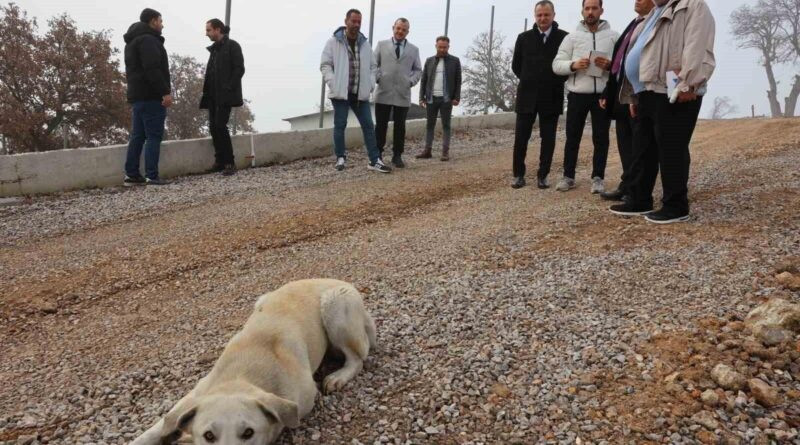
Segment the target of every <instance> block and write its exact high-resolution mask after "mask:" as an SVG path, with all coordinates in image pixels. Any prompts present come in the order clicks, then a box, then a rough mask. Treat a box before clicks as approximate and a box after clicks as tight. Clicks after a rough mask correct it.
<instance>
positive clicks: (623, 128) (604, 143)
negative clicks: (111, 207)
mask: <svg viewBox="0 0 800 445" xmlns="http://www.w3.org/2000/svg"><path fill="white" fill-rule="evenodd" d="M581 10H582V16H583V20H582V21H581V22H580V24H579V25H578V27H577V29H576V30H575V31H574V32H572V33H567V32H566V31H564V30H562V29H560V28H559V26H558V23H557V22H556V21H555V16H556V11H555V6H554V4H553V2H552V1H550V0H541V1H539V2H537V3H536V4H535V6H534V16H535V21H536V25H535V26H534V27H533V29H531V30H530V31H526V32H524V33H522V34H520V35H519V37H518V39H517V42H516V46H515V48H514V57H513V60H512V70H513V72H514V74H515V75H516V76H517V77H518V78H519V86H518V89H517V100H516V113H517V119H516V130H515V140H514V156H513V173H514V182H513V183H512V187H513V188H515V189H519V188H522V187H524V186H525V185H526V182H525V176H526V166H525V158H526V154H527V149H528V142H529V141H530V138H531V134H532V131H533V126H534V123H535V121H536V119H537V117H538V119H539V135H540V138H541V151H540V156H539V168H538V171H537V175H536V176H537V186H538V187H539V188H540V189H547V188H549V187H550V183H549V182H548V175H549V174H550V169H551V165H552V160H553V153H554V152H555V144H556V132H557V129H558V122H559V119H560V116H561V115H562V114H563V111H564V106H563V103H564V88H565V86H566V90H567V92H568V94H567V116H566V143H565V147H564V167H563V176H562V178H561V179H560V180H559V181H558V184H557V185H556V190H559V191H568V190H571V189H573V188H575V187H576V180H575V172H576V168H577V163H578V153H579V148H580V143H581V139H582V136H583V131H584V127H585V125H586V119H587V117H588V116H591V122H592V142H593V145H594V155H593V158H592V174H591V181H592V184H591V192H592V193H594V194H600V195H601V196H602V197H603V198H604V199H607V200H612V201H620V202H621V203H620V204H616V205H613V206H611V207H610V210H611V212H613V213H615V214H619V215H626V216H631V215H644V216H645V218H646V219H647V220H648V221H650V222H654V223H661V224H666V223H672V222H681V221H686V220H688V218H689V201H688V180H689V165H690V159H691V157H690V154H689V143H690V141H691V138H692V134H693V132H694V128H695V125H696V123H697V119H698V116H699V113H700V107H701V105H702V100H703V95H704V94H705V93H706V89H707V84H708V81H709V79H710V78H711V75H712V74H713V72H714V68H715V65H716V63H715V59H714V34H715V23H714V18H713V17H712V15H711V11H710V10H709V8H708V5H707V4H706V3H705V1H704V0H634V10H635V12H636V15H637V16H636V18H634V19H633V21H631V23H630V24H629V25H628V26H627V27H626V28H625V31H624V32H623V33H622V34H621V35H620V34H619V33H617V32H616V31H614V30H612V28H611V25H610V24H609V23H608V22H607V21H605V20H603V19H602V15H603V12H604V10H603V0H581ZM361 19H362V15H361V12H360V11H358V10H357V9H351V10H349V11H348V12H347V14H346V16H345V24H344V26H341V27H339V28H338V29H337V30H336V31H335V32H334V33H333V36H332V37H331V38H330V39H329V40H328V42H327V43H326V45H325V48H324V50H323V52H322V60H321V63H320V71H321V72H322V74H323V76H324V79H325V82H326V84H327V87H328V90H329V95H328V96H329V98H330V99H331V102H332V103H333V108H334V131H333V142H334V152H335V155H336V169H337V170H340V171H341V170H344V169H345V167H346V163H347V154H346V148H345V128H346V126H347V119H348V114H349V111H350V110H352V111H353V112H354V113H355V115H356V117H357V118H358V120H359V122H360V124H361V129H362V132H363V136H364V144H365V146H366V149H367V154H368V156H369V165H368V168H369V169H371V170H374V171H377V172H380V173H390V172H391V171H392V169H391V167H389V166H388V165H386V164H385V163H384V162H383V151H384V148H385V146H386V139H387V137H386V136H387V131H388V125H389V121H390V120H391V121H393V122H394V135H393V144H392V151H393V153H392V160H391V163H392V165H393V166H394V167H395V168H403V167H405V163H404V161H403V158H402V156H403V153H404V147H405V128H406V117H407V115H408V111H409V108H410V106H411V88H412V87H414V86H415V85H416V84H417V83H420V82H421V86H420V92H419V103H420V105H421V106H422V107H425V108H427V117H428V122H427V133H426V138H425V148H424V151H423V152H422V153H420V154H419V155H417V158H421V159H427V158H431V157H432V153H431V151H432V147H433V136H434V130H435V126H436V121H437V120H438V118H439V117H441V120H442V127H443V141H442V154H441V160H442V161H447V160H449V158H450V157H449V152H450V138H451V128H450V120H451V116H452V111H453V107H454V106H457V105H458V104H459V102H460V100H461V62H460V61H459V59H458V58H457V57H454V56H452V55H450V54H449V48H450V39H449V38H448V37H446V36H441V37H438V38H437V39H436V55H435V56H433V57H430V58H428V59H427V60H426V61H425V64H424V65H422V64H421V62H420V53H419V48H417V47H416V46H415V45H413V44H411V43H410V42H409V41H408V39H407V36H408V34H409V31H410V24H409V21H408V20H407V19H405V18H399V19H397V20H396V21H395V23H394V25H393V26H392V37H391V39H388V40H383V41H381V42H379V43H378V45H377V46H376V48H375V49H374V50H373V49H372V47H371V45H370V42H369V41H368V40H367V38H366V37H365V36H364V34H362V33H361ZM162 29H163V22H162V19H161V14H159V13H158V12H157V11H155V10H152V9H149V8H148V9H145V10H144V11H142V14H141V16H140V21H139V22H137V23H134V24H133V25H131V27H130V29H129V30H128V32H127V33H126V34H125V43H126V46H125V67H126V74H127V79H128V101H129V102H130V103H131V104H132V105H133V128H132V131H131V138H130V143H129V146H128V156H127V161H126V164H125V172H126V177H125V184H126V185H136V184H142V183H147V184H163V183H164V181H163V180H161V179H160V177H159V175H158V156H159V146H160V143H161V138H162V136H163V132H164V120H165V117H166V108H167V107H169V106H170V105H171V104H172V96H171V93H170V91H171V88H170V73H169V64H168V60H167V53H166V51H165V49H164V38H163V37H162V36H161V30H162ZM229 32H230V29H229V28H228V27H227V26H225V24H224V23H222V22H221V21H220V20H218V19H212V20H209V21H208V22H207V23H206V35H207V36H208V37H209V38H210V39H211V40H212V41H213V42H214V43H213V45H211V46H210V47H208V50H209V52H210V56H209V61H208V66H207V68H206V76H205V83H204V87H203V96H202V98H201V99H200V107H201V108H204V109H208V110H209V129H210V133H211V136H212V139H213V143H214V149H215V157H216V162H215V163H214V166H213V170H214V171H221V172H222V173H223V174H224V175H231V174H233V173H234V172H235V171H236V168H235V166H234V157H233V148H232V145H231V138H230V134H229V131H228V127H227V124H228V120H229V118H230V114H231V108H232V107H238V106H241V105H242V104H243V101H242V87H241V79H242V76H244V58H243V56H242V50H241V47H240V46H239V44H238V43H236V42H235V41H233V40H231V39H229V38H228V33H229ZM373 90H375V95H374V99H375V116H376V121H377V125H375V124H374V123H373V120H372V109H371V104H370V99H371V97H372V93H373ZM612 120H615V121H616V135H617V146H618V148H619V154H620V159H621V162H622V169H623V174H622V179H621V182H620V184H619V186H618V187H617V188H616V189H615V190H612V191H606V190H605V183H604V180H605V170H606V162H607V159H608V148H609V131H610V126H611V121H612ZM143 149H144V151H145V176H142V175H141V173H140V172H139V157H140V155H141V152H142V150H143ZM659 171H660V172H661V182H662V187H663V198H662V206H661V208H660V209H659V210H657V211H654V207H653V196H652V195H653V188H654V187H655V182H656V178H657V176H658V174H659Z"/></svg>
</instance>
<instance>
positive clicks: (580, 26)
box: [577, 0, 680, 33]
mask: <svg viewBox="0 0 800 445" xmlns="http://www.w3.org/2000/svg"><path fill="white" fill-rule="evenodd" d="M675 1H680V0H675ZM607 29H611V25H610V24H609V23H608V22H607V21H605V20H600V24H599V25H598V26H597V32H600V31H605V30H607ZM577 31H578V32H588V33H591V31H589V28H588V27H587V26H586V24H585V23H584V22H583V20H581V22H580V23H578V29H577Z"/></svg>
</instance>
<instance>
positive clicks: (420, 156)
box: [414, 148, 433, 159]
mask: <svg viewBox="0 0 800 445" xmlns="http://www.w3.org/2000/svg"><path fill="white" fill-rule="evenodd" d="M414 157H415V158H417V159H430V158H432V157H433V155H431V149H430V148H426V149H425V150H424V151H423V152H422V153H420V154H418V155H416V156H414Z"/></svg>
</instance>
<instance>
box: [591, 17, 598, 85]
mask: <svg viewBox="0 0 800 445" xmlns="http://www.w3.org/2000/svg"><path fill="white" fill-rule="evenodd" d="M592 49H593V50H595V51H597V33H594V32H593V33H592ZM592 79H594V94H597V78H596V77H593V78H592Z"/></svg>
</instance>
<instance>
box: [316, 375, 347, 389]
mask: <svg viewBox="0 0 800 445" xmlns="http://www.w3.org/2000/svg"><path fill="white" fill-rule="evenodd" d="M336 374H337V373H336V372H334V373H333V374H331V375H329V376H327V377H325V380H323V381H322V388H323V389H324V390H325V394H330V393H332V392H335V391H338V390H340V389H342V388H343V387H344V385H346V384H347V382H348V381H350V379H348V378H345V376H342V375H336Z"/></svg>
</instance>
